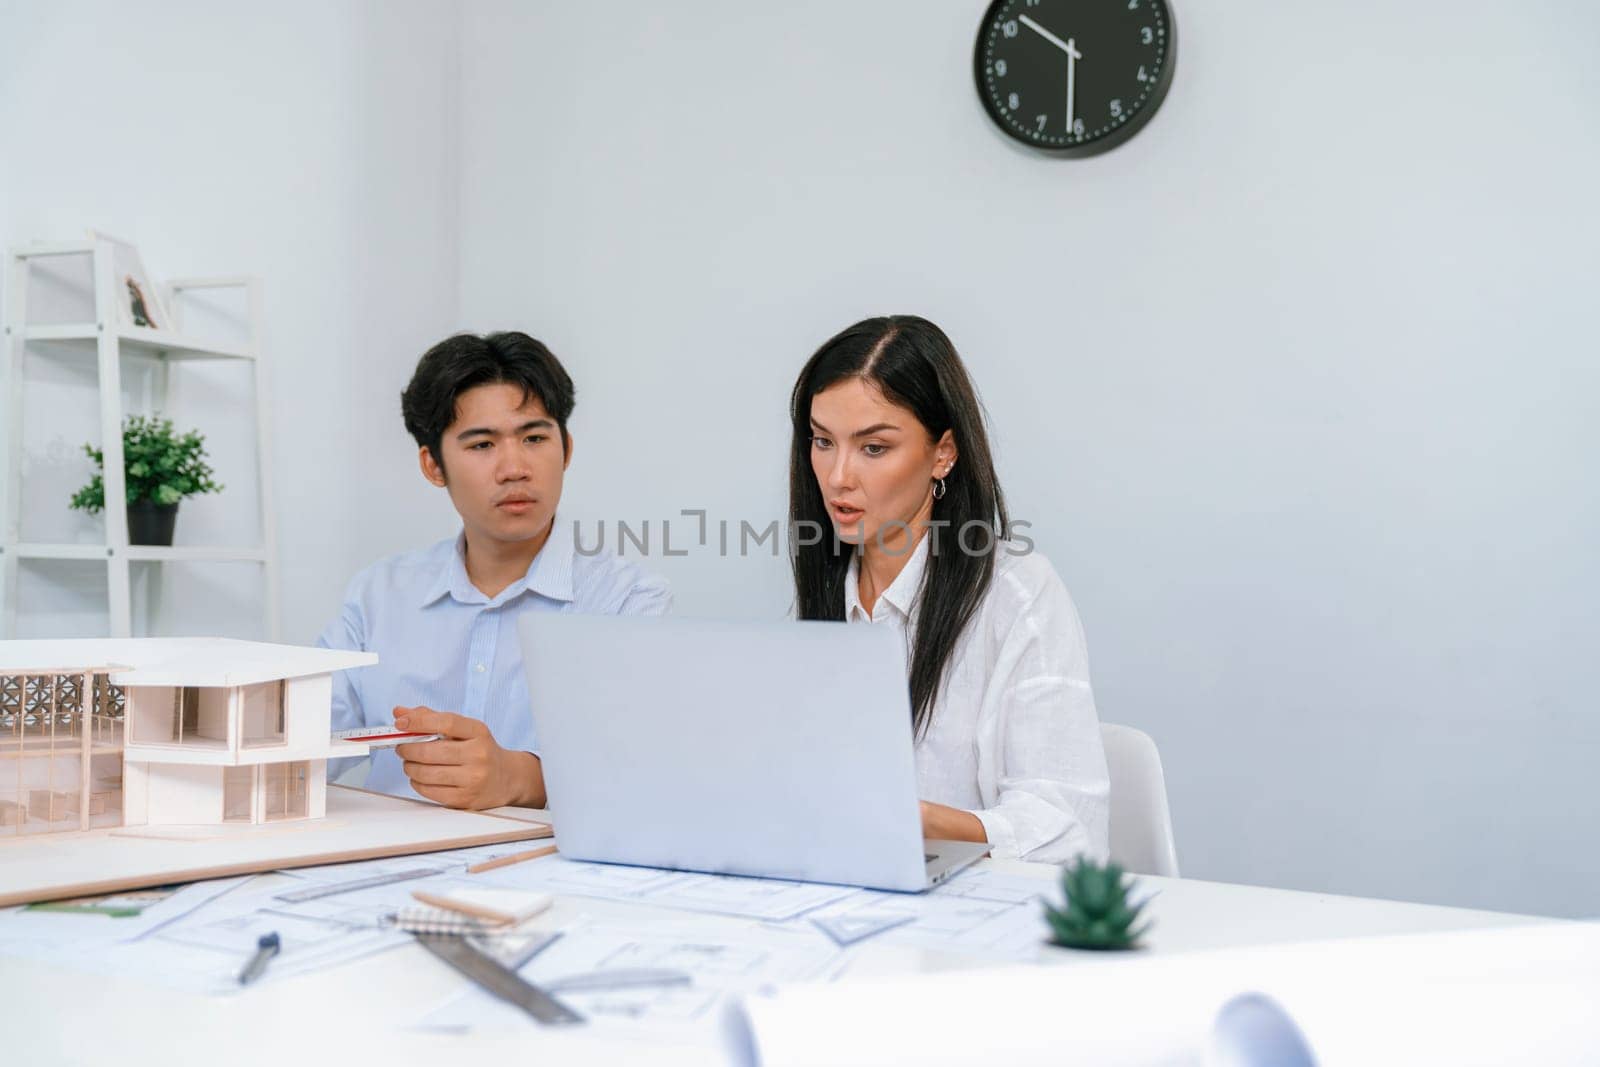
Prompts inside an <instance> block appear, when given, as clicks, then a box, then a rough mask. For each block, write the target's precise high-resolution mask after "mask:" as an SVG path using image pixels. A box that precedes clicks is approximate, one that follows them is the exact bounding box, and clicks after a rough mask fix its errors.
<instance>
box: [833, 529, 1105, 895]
mask: <svg viewBox="0 0 1600 1067" xmlns="http://www.w3.org/2000/svg"><path fill="white" fill-rule="evenodd" d="M932 541H933V538H932V537H931V536H924V537H923V538H922V541H921V543H920V544H918V545H917V547H916V549H915V550H914V551H913V552H912V554H911V558H910V559H908V560H907V561H906V565H905V568H904V569H903V570H901V572H900V573H899V575H898V576H896V578H895V580H894V581H893V582H891V583H890V585H889V588H887V589H885V590H883V592H882V593H880V594H879V595H878V600H877V603H876V604H875V605H874V608H873V611H872V612H871V613H868V612H867V610H866V609H865V608H864V607H862V604H861V596H860V590H859V585H858V582H859V577H860V572H859V559H853V560H852V561H851V563H850V572H849V574H848V575H847V576H846V578H845V584H844V598H845V619H846V621H848V622H852V623H856V622H865V623H875V624H877V625H880V626H894V627H896V628H898V629H899V630H900V631H901V633H902V634H903V635H904V637H905V641H906V662H907V664H909V663H910V662H911V648H912V638H913V637H914V636H915V634H916V625H917V598H918V594H919V593H920V592H921V587H922V576H923V574H924V572H925V571H926V570H927V563H928V553H929V551H930V547H929V546H930V545H931V543H932ZM951 541H952V539H951V538H948V537H946V538H944V539H943V542H942V543H941V545H940V548H941V551H946V552H949V551H957V550H958V549H956V548H955V546H954V545H953V544H952V543H951ZM1012 551H1020V546H1019V545H1018V544H1017V543H1015V542H1013V543H1010V544H1006V543H1002V544H1001V545H1000V546H998V548H997V550H996V554H995V572H994V579H993V581H992V582H991V583H990V586H989V592H988V594H987V595H986V596H985V597H984V598H983V602H982V603H981V604H980V605H979V606H978V610H977V612H976V613H975V614H974V615H973V617H972V621H971V622H970V623H969V624H968V626H967V628H966V630H965V631H964V632H963V633H962V635H961V637H960V639H959V640H958V641H957V642H956V644H955V647H954V649H953V650H952V651H951V655H950V661H949V663H948V664H947V665H946V667H945V674H944V679H943V683H942V685H941V688H940V690H939V693H938V694H937V696H936V697H935V698H934V701H933V707H932V718H931V719H930V720H929V722H928V726H927V729H926V731H925V732H923V734H922V735H921V736H920V737H919V738H918V739H917V746H916V762H917V785H918V787H919V789H920V791H921V796H922V799H923V800H931V801H933V802H934V803H937V804H945V805H948V806H950V807H954V808H961V809H964V810H967V811H970V812H972V814H974V815H976V816H977V817H978V819H979V821H981V822H982V823H983V828H984V830H985V832H986V833H987V836H988V838H989V842H990V844H992V845H994V849H993V855H995V856H997V857H1005V858H1010V859H1026V860H1033V861H1035V862H1041V863H1062V862H1065V861H1067V860H1069V859H1071V858H1072V857H1074V856H1076V855H1078V854H1080V853H1082V854H1086V855H1088V856H1089V857H1090V858H1092V859H1095V860H1098V861H1100V862H1104V861H1105V860H1106V857H1107V853H1108V842H1109V828H1108V823H1109V819H1110V793H1111V776H1110V774H1109V773H1108V772H1107V770H1106V757H1105V750H1104V748H1103V747H1102V745H1101V742H1100V721H1099V718H1098V716H1096V714H1095V710H1094V693H1093V691H1092V690H1091V689H1090V687H1089V653H1088V649H1087V647H1086V646H1085V644H1084V639H1083V625H1082V623H1081V622H1079V620H1078V612H1077V609H1076V608H1075V607H1074V606H1073V604H1072V598H1071V597H1070V596H1068V595H1067V589H1066V586H1065V585H1063V584H1062V582H1061V579H1060V578H1059V577H1058V576H1057V575H1056V572H1055V568H1054V567H1052V566H1050V562H1049V561H1048V560H1047V559H1045V558H1044V557H1043V556H1041V555H1038V554H1036V553H1030V554H1027V555H1013V554H1012Z"/></svg>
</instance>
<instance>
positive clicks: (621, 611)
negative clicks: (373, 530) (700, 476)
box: [317, 333, 672, 809]
mask: <svg viewBox="0 0 1600 1067" xmlns="http://www.w3.org/2000/svg"><path fill="white" fill-rule="evenodd" d="M574 400H575V394H574V390H573V386H572V380H571V378H569V377H568V376H567V373H566V371H565V369H563V368H562V366H561V364H560V362H559V361H558V360H557V359H556V358H555V356H554V355H552V354H551V353H550V350H549V349H547V348H545V346H544V345H542V344H540V343H539V342H538V341H535V340H534V339H533V338H531V337H529V336H527V335H526V334H522V333H498V334H490V335H488V336H486V337H475V336H472V335H468V334H462V335H458V336H456V337H451V338H449V339H447V340H445V341H442V342H440V343H439V344H438V345H435V346H434V347H433V348H432V349H430V350H429V351H428V352H427V353H426V354H425V355H424V356H423V357H422V359H421V361H420V362H419V363H418V364H417V370H416V373H415V375H414V376H413V377H412V379H411V384H410V385H408V386H407V387H406V390H405V392H404V393H403V394H402V395H401V407H402V410H403V412H404V415H405V422H406V429H407V430H409V431H410V432H411V434H412V436H413V437H414V438H416V441H417V446H418V461H419V463H420V465H421V467H422V474H423V477H425V478H427V479H428V481H429V482H431V483H432V484H434V485H436V486H438V487H439V488H442V489H444V490H446V491H447V492H448V493H449V494H450V501H451V503H452V504H453V505H455V509H456V511H457V512H458V513H459V514H460V516H461V523H462V530H461V533H460V534H459V535H457V536H456V537H455V538H453V539H451V540H447V541H441V542H439V543H438V544H436V545H432V546H430V547H428V548H422V549H417V550H415V551H412V552H405V553H402V554H400V555H398V556H391V557H390V558H388V559H385V560H381V561H379V562H378V563H375V564H373V565H372V566H370V567H368V568H367V569H366V570H364V571H362V572H361V573H360V574H358V575H357V576H356V577H355V580H354V581H352V582H351V583H350V588H349V590H348V591H347V592H346V594H345V602H344V606H343V608H342V609H341V611H340V613H339V618H338V619H336V620H334V622H332V623H331V624H330V625H329V626H328V628H327V629H326V630H324V631H323V633H322V636H321V637H320V638H318V642H317V643H318V644H319V645H322V646H323V647H326V648H346V649H362V650H365V651H369V652H376V653H377V654H378V659H379V662H378V664H377V666H374V667H365V668H362V669H360V670H355V671H340V672H337V673H336V674H335V675H334V690H333V728H334V729H335V730H347V729H352V728H355V727H360V726H391V725H393V726H395V727H398V728H399V729H402V730H413V731H417V732H423V733H437V734H440V735H442V736H441V739H440V740H438V741H429V742H425V743H421V744H409V745H400V746H398V747H396V748H392V749H376V750H374V752H373V756H372V768H371V771H370V772H369V774H368V777H367V788H369V789H375V790H380V791H382V792H385V793H393V794H395V795H397V796H410V797H415V796H422V797H426V798H428V799H430V800H436V801H438V802H439V803H441V804H447V805H449V806H451V807H458V808H475V809H482V808H490V807H498V806H500V805H502V804H520V805H524V806H527V807H543V806H544V804H545V789H544V772H543V768H542V767H541V766H540V763H539V757H538V756H537V755H535V754H534V753H535V751H536V749H537V747H538V746H537V742H536V740H535V738H534V732H533V719H532V716H531V713H530V711H529V703H528V683H527V678H526V676H525V675H524V674H523V669H522V650H521V647H520V645H519V644H518V638H517V619H518V618H519V617H520V616H521V615H522V614H523V613H524V612H530V611H552V612H580V613H586V614H610V615H660V614H664V613H665V612H666V611H667V610H668V609H669V608H670V607H671V604H672V596H671V593H670V592H669V591H668V588H667V584H666V582H665V581H663V580H662V579H660V578H657V577H654V576H652V575H650V574H647V573H646V572H645V571H643V570H642V569H641V568H640V567H638V566H636V565H635V564H633V563H631V562H628V561H625V560H622V559H619V558H618V557H616V556H614V555H612V554H610V553H608V552H604V551H602V552H599V553H596V554H588V553H587V552H585V553H579V552H578V551H577V544H576V536H575V531H574V529H573V527H572V525H571V524H570V523H567V522H563V521H562V520H561V519H560V518H558V517H557V515H556V508H557V505H558V504H559V503H560V499H561V488H562V481H563V478H564V476H565V473H566V469H567V466H568V464H570V463H571V461H572V437H571V435H570V434H569V433H568V432H567V419H568V418H569V417H570V416H571V414H572V408H573V404H574Z"/></svg>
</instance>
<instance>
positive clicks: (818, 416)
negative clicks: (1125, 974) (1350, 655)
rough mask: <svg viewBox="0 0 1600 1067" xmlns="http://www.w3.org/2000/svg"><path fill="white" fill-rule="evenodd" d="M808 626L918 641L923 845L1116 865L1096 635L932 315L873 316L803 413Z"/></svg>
mask: <svg viewBox="0 0 1600 1067" xmlns="http://www.w3.org/2000/svg"><path fill="white" fill-rule="evenodd" d="M791 413H792V416H793V419H794V442H793V448H792V450H791V454H790V472H789V517H790V522H791V529H792V530H796V531H799V530H807V531H817V533H824V532H825V531H830V530H831V531H832V533H833V536H831V537H830V536H825V535H824V536H820V537H819V536H816V535H815V534H813V535H811V536H808V537H796V538H795V546H796V548H795V552H794V556H793V560H794V579H795V606H796V614H797V615H798V617H800V618H802V619H834V620H845V621H848V622H860V623H869V624H874V625H880V626H894V627H896V628H897V629H899V630H901V631H902V632H903V633H904V634H905V637H906V647H907V660H908V662H909V663H910V669H911V678H910V685H911V707H912V723H913V727H914V733H915V736H916V763H917V782H918V785H919V788H920V790H921V793H922V828H923V834H924V836H927V837H930V838H938V839H943V840H957V841H987V842H989V843H990V844H992V845H993V846H994V847H993V849H992V850H991V852H992V854H993V855H995V856H1003V857H1011V858H1021V859H1028V860H1035V861H1040V862H1051V863H1060V862H1064V861H1066V860H1068V859H1070V858H1071V857H1073V856H1075V855H1079V854H1086V855H1088V856H1089V857H1091V858H1094V859H1098V860H1102V861H1103V860H1104V859H1105V858H1106V853H1107V817H1108V794H1109V793H1110V779H1109V776H1108V775H1107V773H1106V762H1105V752H1104V750H1103V749H1102V747H1101V743H1100V724H1099V720H1098V719H1097V717H1096V715H1095V709H1094V695H1093V693H1092V691H1091V690H1090V688H1089V661H1088V653H1087V650H1086V648H1085V646H1084V639H1083V628H1082V626H1081V624H1080V623H1079V621H1078V614H1077V611H1076V609H1075V608H1074V607H1073V604H1072V598H1071V597H1069V596H1068V595H1067V590H1066V587H1065V586H1063V585H1062V584H1061V579H1060V578H1059V577H1057V575H1056V572H1055V570H1054V568H1052V567H1051V566H1050V564H1049V562H1048V561H1047V560H1046V559H1045V558H1044V557H1043V556H1041V555H1039V554H1037V553H1034V552H1032V551H1031V548H1032V542H1030V541H1026V540H1005V539H1003V538H1004V537H1005V536H1006V535H1007V534H1009V532H1010V530H1011V527H1010V522H1009V519H1008V517H1007V514H1006V507H1005V498H1004V496H1003V495H1002V494H1001V491H1000V483H999V480H998V479H997V477H996V476H995V471H994V463H993V460H992V458H991V456H990V452H989V439H988V434H987V432H986V431H985V429H984V420H983V412H982V409H981V407H980V406H979V403H978V398H977V395H976V393H975V391H974V390H973V387H972V382H971V380H970V379H969V378H968V376H967V371H966V367H965V366H964V365H963V364H962V362H961V358H960V357H959V356H958V355H957V354H956V350H955V347H954V346H953V345H952V344H951V343H950V339H949V338H948V337H946V336H945V334H944V332H943V331H942V330H940V329H939V327H937V326H935V325H934V324H933V323H931V322H929V321H928V320H926V319H922V318H917V317H915V316H900V315H897V316H891V317H886V318H875V319H867V320H865V321H863V322H859V323H857V324H856V325H854V326H851V327H850V328H849V329H847V330H845V331H844V332H842V333H840V334H839V335H838V336H836V337H834V338H833V339H832V340H830V341H828V342H827V343H826V344H824V345H823V346H822V347H821V348H820V349H819V350H818V351H817V353H816V355H814V356H812V357H811V359H810V361H809V362H807V363H806V365H805V368H804V369H803V370H802V371H801V372H800V378H799V381H797V382H796V383H795V387H794V393H793V397H792V400H791Z"/></svg>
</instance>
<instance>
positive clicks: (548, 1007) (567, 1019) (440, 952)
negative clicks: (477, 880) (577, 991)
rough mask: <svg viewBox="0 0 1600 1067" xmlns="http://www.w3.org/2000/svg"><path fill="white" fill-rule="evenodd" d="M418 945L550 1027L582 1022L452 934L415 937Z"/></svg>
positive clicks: (575, 1014)
mask: <svg viewBox="0 0 1600 1067" xmlns="http://www.w3.org/2000/svg"><path fill="white" fill-rule="evenodd" d="M416 937H417V944H419V945H421V946H422V947H423V948H425V949H427V950H428V951H429V952H431V953H433V954H434V955H435V956H437V957H439V958H440V959H441V960H444V961H445V962H446V963H448V964H449V965H450V966H452V967H454V968H455V969H456V970H458V971H460V972H461V973H462V974H464V975H466V976H467V977H468V978H470V979H472V980H473V981H474V982H476V983H478V985H479V986H481V987H482V988H483V989H484V990H485V991H487V992H489V993H493V994H494V995H495V996H497V997H499V998H500V999H501V1000H503V1001H505V1002H506V1003H508V1004H512V1005H514V1006H516V1007H518V1008H521V1009H522V1010H523V1011H525V1012H527V1013H528V1014H529V1015H531V1016H533V1017H534V1018H535V1019H536V1020H538V1021H539V1022H541V1023H545V1024H546V1025H551V1026H569V1025H571V1024H573V1023H581V1022H583V1016H581V1015H579V1014H578V1013H577V1012H575V1011H573V1010H572V1009H571V1008H569V1007H567V1006H566V1005H565V1004H563V1003H561V1002H560V1001H559V1000H557V999H556V998H555V997H552V996H551V995H550V994H549V993H546V992H545V991H544V990H542V989H540V988H539V987H538V986H536V985H534V984H533V983H531V982H528V981H527V980H525V979H524V978H523V977H522V976H521V975H519V974H518V973H517V972H516V971H513V970H511V969H509V968H507V967H505V966H503V965H502V964H501V963H500V961H499V960H496V959H495V958H494V957H492V956H489V955H486V954H484V953H483V952H481V951H479V950H478V949H476V948H473V947H472V946H471V945H470V944H468V943H467V941H466V939H465V938H463V937H460V936H457V935H455V934H417V935H416Z"/></svg>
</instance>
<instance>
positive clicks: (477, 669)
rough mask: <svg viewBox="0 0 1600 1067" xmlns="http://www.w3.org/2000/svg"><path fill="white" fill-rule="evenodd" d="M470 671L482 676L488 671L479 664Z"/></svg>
mask: <svg viewBox="0 0 1600 1067" xmlns="http://www.w3.org/2000/svg"><path fill="white" fill-rule="evenodd" d="M472 669H473V670H475V671H477V672H478V673H479V674H482V673H483V672H484V671H486V670H488V669H489V668H488V667H485V666H484V665H483V664H481V663H480V664H478V665H477V666H476V667H474V668H472Z"/></svg>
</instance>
